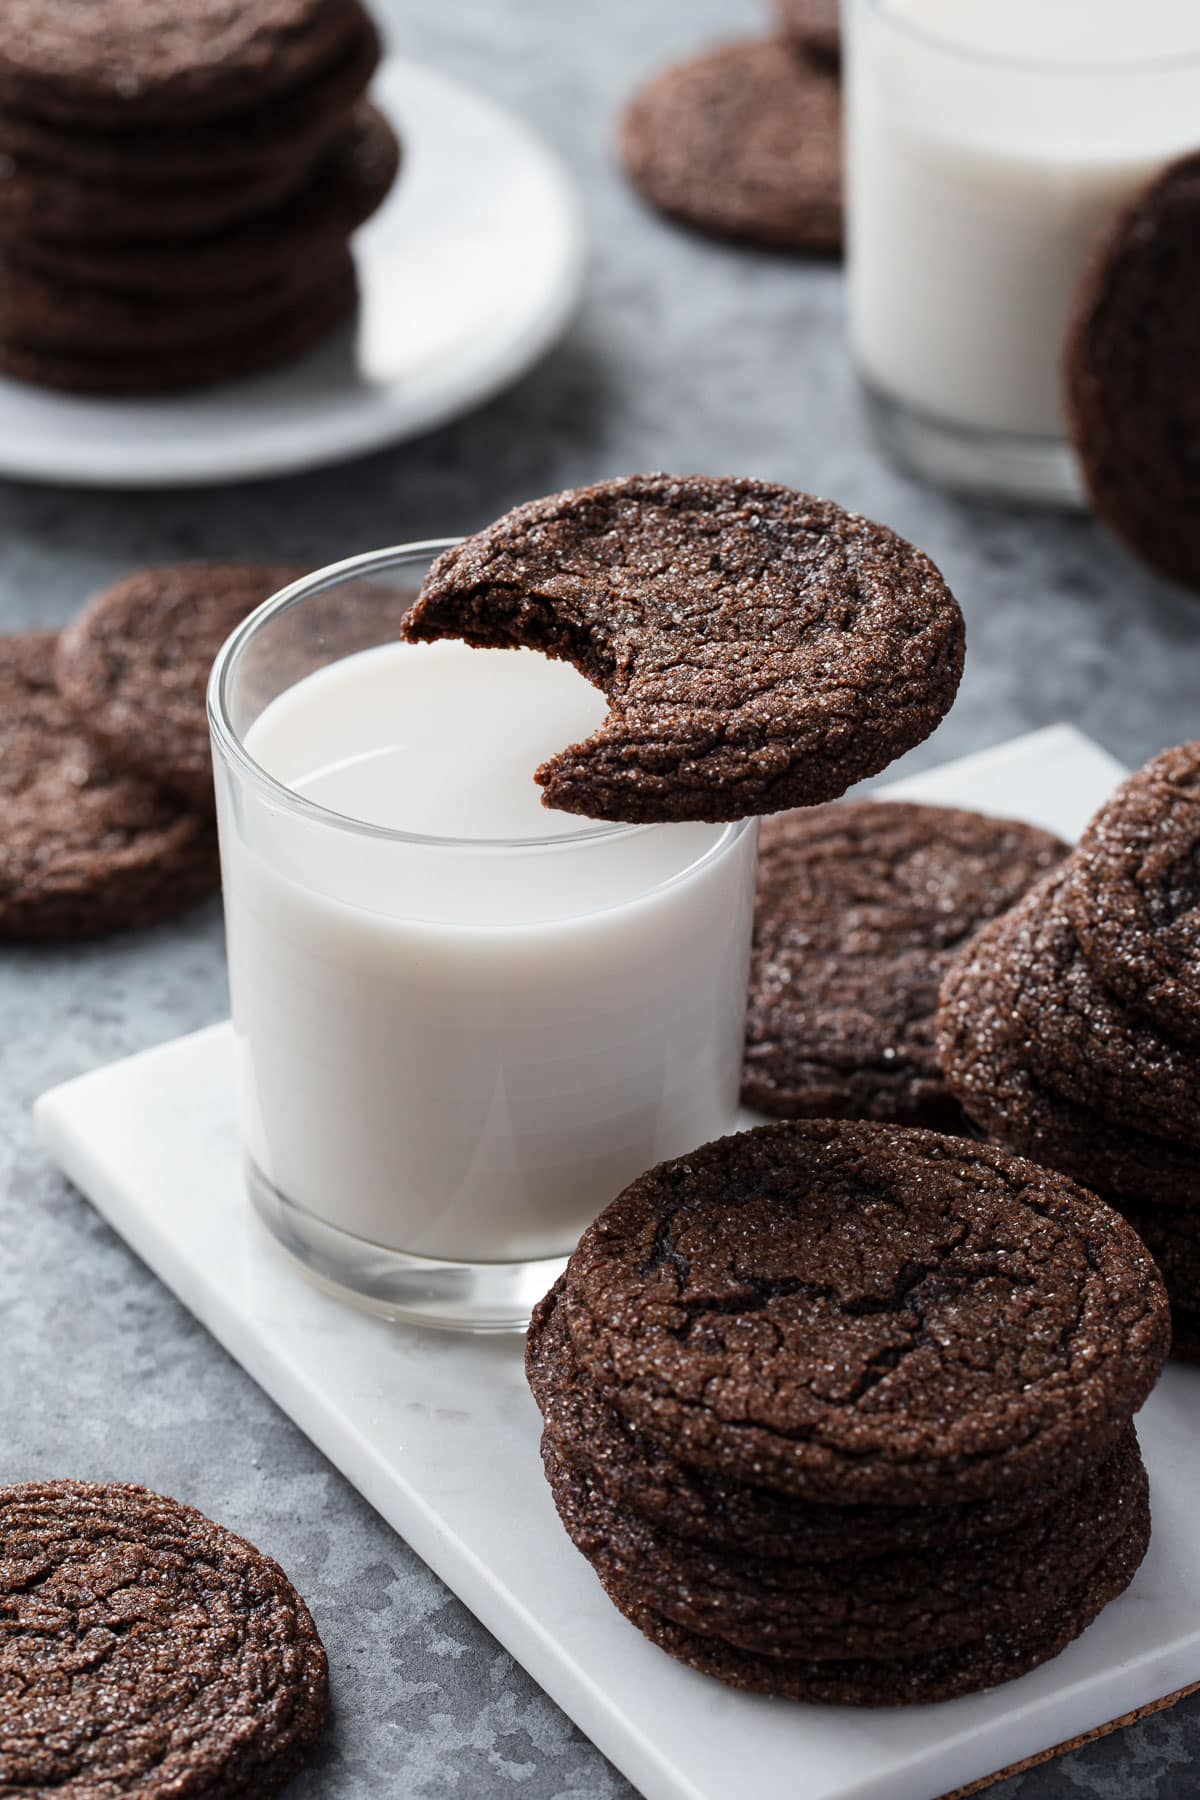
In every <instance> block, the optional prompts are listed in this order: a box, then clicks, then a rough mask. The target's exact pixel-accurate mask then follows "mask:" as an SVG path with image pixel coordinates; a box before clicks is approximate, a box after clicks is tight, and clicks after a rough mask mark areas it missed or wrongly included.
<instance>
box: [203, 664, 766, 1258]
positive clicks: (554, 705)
mask: <svg viewBox="0 0 1200 1800" xmlns="http://www.w3.org/2000/svg"><path fill="white" fill-rule="evenodd" d="M604 710H605V708H604V701H603V699H602V697H601V696H600V695H599V694H598V693H597V692H596V691H595V690H594V689H593V688H591V687H590V686H589V684H588V683H587V682H585V681H584V680H583V679H582V677H581V676H579V675H578V674H577V673H576V672H575V671H574V670H573V669H571V668H569V667H568V666H566V665H564V664H561V663H551V662H548V661H547V660H546V659H544V658H542V657H539V656H536V655H535V654H533V653H532V652H530V651H481V650H471V649H468V648H467V647H466V646H465V645H463V644H460V643H456V642H445V643H439V644H433V645H411V646H410V645H405V644H399V643H395V644H386V645H384V646H383V647H381V648H378V649H373V650H367V651H363V652H361V653H359V654H358V655H355V656H352V657H349V658H347V659H346V660H344V661H342V662H339V663H334V664H332V665H331V666H330V667H328V668H325V669H322V670H319V671H318V672H317V673H316V674H314V675H309V676H308V677H306V678H305V679H304V680H302V681H300V682H299V683H298V684H297V685H296V686H295V687H293V688H291V689H289V690H287V691H286V692H284V693H283V694H282V695H281V696H280V697H279V698H277V699H275V700H273V701H272V702H271V704H270V705H269V706H268V707H267V708H266V710H265V711H264V712H263V713H262V714H261V716H260V717H259V718H258V719H257V720H256V721H255V723H254V724H253V725H252V727H251V728H250V730H249V731H248V733H247V736H246V748H247V750H248V752H249V754H250V755H251V756H252V757H253V758H254V759H255V760H256V761H257V762H258V763H259V764H261V766H262V767H263V768H264V769H265V770H267V771H268V772H269V773H270V774H271V775H273V776H274V777H275V778H276V779H277V780H278V781H280V782H281V783H283V784H284V785H285V786H286V787H287V788H289V789H291V790H292V791H293V792H294V793H296V794H298V795H300V796H302V797H303V798H304V799H306V800H308V801H310V802H314V803H316V805H318V806H319V807H322V808H328V809H332V811H334V812H336V813H339V814H342V815H345V817H346V819H348V820H360V821H365V822H367V824H369V825H374V826H377V827H384V828H387V831H385V832H380V833H377V834H374V835H372V834H371V833H370V832H364V831H361V830H355V829H354V828H353V827H350V826H348V825H341V826H339V824H338V823H337V822H336V821H335V820H333V819H331V818H330V817H329V814H328V813H324V814H322V813H314V814H312V815H310V816H305V815H304V814H303V813H302V812H297V811H294V810H293V809H291V808H289V807H288V806H287V805H286V803H285V804H280V802H279V799H278V798H276V800H274V801H272V800H271V799H270V797H269V790H268V791H266V792H264V790H263V789H261V788H256V787H255V786H254V784H253V783H248V782H245V781H240V782H237V783H235V782H233V781H232V780H231V777H230V775H229V773H228V771H226V770H221V772H220V773H219V776H218V787H219V800H220V807H221V828H222V856H223V862H224V875H225V904H226V914H227V919H228V926H229V948H230V983H231V990H232V999H233V1013H234V1024H235V1027H236V1031H237V1035H238V1041H239V1048H240V1078H241V1086H242V1095H241V1098H242V1111H243V1124H244V1130H245V1135H246V1142H247V1148H248V1151H249V1153H250V1155H251V1157H252V1158H253V1160H254V1162H255V1163H256V1164H257V1166H258V1168H259V1170H260V1171H261V1173H262V1174H263V1175H264V1176H265V1177H266V1179H267V1180H268V1181H269V1182H270V1183H271V1184H272V1185H273V1186H274V1187H275V1189H276V1190H278V1191H279V1192H280V1193H281V1194H283V1195H284V1196H286V1198H287V1199H288V1200H290V1201H291V1202H293V1203H294V1204H295V1205H296V1206H299V1207H301V1208H303V1209H305V1210H306V1211H307V1212H309V1213H311V1214H314V1215H316V1216H317V1217H318V1218H320V1219H322V1220H324V1221H326V1222H327V1223H330V1224H332V1225H334V1226H336V1227H338V1228H340V1229H341V1230H343V1231H345V1232H349V1233H351V1234H353V1235H354V1236H356V1237H358V1238H363V1239H366V1240H368V1241H369V1242H371V1243H374V1244H378V1245H383V1246H386V1247H388V1248H390V1249H396V1250H403V1251H408V1252H411V1253H413V1254H416V1255H420V1256H426V1257H433V1258H445V1259H449V1260H454V1261H469V1262H500V1261H517V1260H525V1259H534V1258H540V1257H547V1256H551V1255H556V1254H559V1253H561V1252H564V1251H566V1250H568V1249H570V1248H571V1246H572V1245H573V1244H574V1242H575V1240H576V1238H577V1237H578V1235H579V1233H580V1231H581V1230H582V1229H583V1227H584V1226H585V1225H586V1224H587V1223H588V1222H589V1221H590V1220H591V1219H592V1217H593V1216H594V1215H595V1214H596V1213H597V1212H598V1211H599V1210H600V1208H601V1207H602V1206H604V1205H605V1204H606V1203H607V1202H608V1201H609V1200H611V1199H612V1198H613V1197H614V1196H615V1195H616V1194H617V1193H618V1192H619V1191H620V1189H621V1188H622V1187H623V1186H624V1185H625V1184H626V1183H627V1182H628V1181H629V1180H630V1179H632V1177H633V1176H634V1175H636V1174H638V1173H640V1172H641V1171H642V1170H643V1169H645V1168H648V1167H649V1166H650V1165H652V1164H653V1163H655V1162H657V1161H659V1160H660V1159H662V1158H663V1157H667V1156H673V1155H677V1154H679V1153H681V1152H683V1151H685V1150H688V1149H690V1148H692V1147H693V1146H695V1145H696V1144H699V1143H701V1142H702V1141H703V1140H705V1139H706V1138H709V1137H712V1136H714V1135H715V1134H718V1133H720V1132H722V1131H724V1130H727V1129H728V1128H729V1127H730V1125H731V1123H732V1121H733V1118H734V1110H735V1106H736V1101H737V1091H738V1080H739V1070H740V1064H741V1044H742V1029H743V1011H744V1002H745V981H746V967H747V959H748V951H749V938H750V923H751V909H752V897H753V874H754V866H753V865H754V836H755V834H754V829H753V827H752V826H748V827H722V826H703V825H671V826H653V827H648V828H641V829H634V828H629V827H625V828H620V827H616V828H613V827H604V826H596V825H593V824H590V823H589V822H588V821H586V820H582V819H577V818H572V817H570V816H568V815H566V814H560V813H552V812H550V811H548V810H547V809H546V808H544V807H543V806H542V805H541V804H540V790H539V789H538V788H537V787H536V786H535V785H534V782H533V771H534V769H535V767H536V766H537V765H538V763H539V762H541V761H542V760H544V759H545V757H547V756H548V755H550V754H551V753H552V752H554V751H555V750H560V749H563V748H564V747H566V746H567V745H568V744H570V743H572V742H576V741H578V739H579V738H581V737H584V736H586V735H587V734H588V733H589V732H590V731H592V730H593V729H594V728H595V726H596V725H597V724H598V723H599V722H600V720H601V718H602V717H603V715H604ZM389 831H390V832H396V831H402V832H406V833H418V834H430V835H431V836H433V837H435V838H436V839H438V840H444V839H446V838H455V837H459V838H462V839H464V840H466V841H465V842H464V843H462V844H453V843H446V842H444V841H432V842H426V843H421V842H411V841H405V840H404V839H398V838H396V837H394V836H389V835H387V832H389ZM581 834H582V835H581ZM514 837H518V838H530V839H535V840H537V841H536V842H535V843H533V844H532V845H531V846H527V847H525V848H523V849H514V848H511V847H505V846H503V845H495V846H488V845H486V844H481V843H480V842H479V841H478V840H479V839H480V838H491V839H496V838H501V839H503V838H514Z"/></svg>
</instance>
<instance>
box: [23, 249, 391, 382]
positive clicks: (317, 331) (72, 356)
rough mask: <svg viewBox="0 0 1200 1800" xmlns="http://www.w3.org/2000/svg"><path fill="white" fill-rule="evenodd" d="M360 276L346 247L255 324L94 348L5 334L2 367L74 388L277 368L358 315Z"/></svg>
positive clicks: (238, 376)
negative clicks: (187, 338)
mask: <svg viewBox="0 0 1200 1800" xmlns="http://www.w3.org/2000/svg"><path fill="white" fill-rule="evenodd" d="M357 304H358V282H357V279H356V277H355V272H354V263H353V259H352V258H351V256H350V255H349V253H348V252H347V253H346V254H344V255H343V256H342V257H341V258H340V259H339V260H338V262H337V263H336V264H335V265H334V267H333V269H332V270H331V271H330V272H329V273H328V274H327V276H326V278H325V280H323V281H322V282H320V283H319V284H318V285H317V286H316V287H314V288H313V289H312V290H311V291H310V292H308V293H307V294H305V295H304V296H303V297H302V298H301V299H300V300H299V301H293V302H292V303H291V304H288V305H285V306H283V307H282V308H281V309H280V310H279V311H278V312H277V313H276V314H275V315H274V316H273V317H272V318H271V319H269V320H267V321H264V322H261V323H259V324H257V325H254V326H252V327H247V326H246V325H245V324H244V323H241V322H239V323H238V325H237V326H236V327H235V329H234V330H233V331H232V332H229V331H227V332H225V333H224V334H223V335H218V336H205V337H203V338H197V339H196V340H194V341H192V342H188V343H185V344H173V345H171V346H170V347H160V348H157V349H145V350H140V351H134V350H114V349H108V350H93V349H76V348H64V347H62V346H61V345H46V344H31V343H26V342H24V341H23V340H22V339H20V338H16V337H14V338H0V370H2V371H3V372H4V373H5V374H6V375H11V376H12V377H13V378H14V379H15V380H17V381H26V382H28V383H29V384H30V385H31V386H33V387H48V388H58V389H61V390H62V391H64V392H66V393H73V394H107V395H110V396H117V395H120V396H124V397H126V398H129V397H132V396H135V395H139V394H173V393H183V392H185V391H186V390H187V389H188V388H198V387H215V386H217V385H218V384H219V383H221V382H225V381H240V380H242V379H244V378H245V377H247V376H250V375H258V374H261V373H262V372H263V371H264V370H267V369H274V368H276V367H278V366H279V364H281V363H286V362H291V361H292V360H293V359H294V358H296V357H299V356H303V355H304V354H305V353H306V352H307V351H309V350H313V349H315V348H316V346H317V345H318V344H320V343H322V342H323V341H324V340H325V339H326V338H328V337H331V336H332V335H333V334H334V332H336V331H337V330H338V329H339V328H340V327H341V326H343V325H345V324H347V323H348V321H349V320H350V319H352V318H353V316H354V313H355V308H356V307H357Z"/></svg>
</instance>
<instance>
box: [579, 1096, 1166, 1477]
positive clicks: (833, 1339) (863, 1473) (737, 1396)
mask: <svg viewBox="0 0 1200 1800" xmlns="http://www.w3.org/2000/svg"><path fill="white" fill-rule="evenodd" d="M563 1307H564V1317H565V1320H566V1324H567V1327H568V1329H569V1331H570V1334H571V1339H572V1343H573V1346H574V1350H575V1354H576V1356H577V1358H578V1360H579V1363H580V1365H581V1367H582V1368H583V1369H584V1370H585V1371H586V1373H587V1375H588V1376H589V1378H590V1379H591V1380H592V1381H593V1382H594V1383H595V1385H596V1388H597V1390H598V1391H599V1392H600V1393H601V1395H602V1396H603V1398H604V1400H605V1401H606V1402H607V1403H608V1404H609V1405H611V1406H613V1407H615V1408H616V1409H617V1410H618V1411H619V1412H620V1413H621V1414H622V1415H623V1416H624V1417H625V1418H626V1419H627V1420H628V1421H629V1423H630V1424H631V1425H632V1426H633V1427H634V1428H635V1429H636V1430H638V1431H639V1432H641V1433H643V1434H644V1435H646V1436H647V1437H651V1438H653V1439H655V1440H656V1441H657V1442H658V1443H659V1444H661V1445H663V1446H665V1447H666V1448H668V1449H669V1450H670V1452H671V1453H672V1455H673V1456H675V1457H676V1458H677V1459H678V1460H680V1461H683V1462H687V1463H688V1464H690V1465H693V1466H696V1467H699V1468H705V1469H711V1470H714V1471H715V1472H717V1473H718V1474H720V1475H722V1476H724V1477H728V1478H731V1479H738V1480H743V1481H751V1482H755V1483H759V1484H761V1485H768V1486H770V1487H773V1488H775V1489H778V1490H779V1491H781V1492H785V1493H790V1494H795V1495H797V1496H799V1497H801V1498H804V1499H812V1500H832V1501H834V1502H835V1503H837V1504H840V1505H845V1504H848V1503H855V1504H859V1503H881V1502H882V1503H886V1504H888V1505H901V1506H907V1505H922V1504H935V1505H949V1504H957V1503H958V1502H961V1501H965V1500H975V1499H984V1498H998V1497H1000V1496H1002V1495H1005V1494H1011V1493H1015V1492H1018V1491H1021V1490H1024V1489H1028V1488H1031V1487H1034V1486H1037V1485H1038V1484H1039V1483H1041V1482H1046V1481H1051V1480H1053V1479H1054V1478H1055V1475H1056V1473H1057V1472H1058V1471H1059V1469H1060V1467H1061V1459H1062V1458H1063V1457H1064V1456H1071V1457H1074V1458H1083V1459H1086V1458H1088V1457H1092V1456H1096V1457H1098V1456H1100V1455H1102V1454H1103V1453H1104V1452H1105V1451H1106V1450H1107V1449H1109V1448H1111V1446H1112V1445H1114V1444H1115V1442H1116V1440H1117V1438H1118V1437H1119V1436H1120V1435H1121V1433H1122V1432H1123V1431H1124V1429H1125V1427H1126V1425H1127V1424H1128V1421H1129V1418H1130V1417H1131V1415H1132V1414H1133V1413H1134V1412H1135V1411H1136V1410H1137V1408H1138V1407H1139V1406H1140V1405H1141V1403H1142V1401H1143V1400H1144V1399H1145V1397H1146V1395H1147V1394H1148V1393H1149V1392H1150V1389H1151V1388H1152V1387H1153V1385H1154V1382H1155V1380H1156V1379H1157V1377H1158V1373H1159V1371H1160V1369H1161V1366H1162V1361H1163V1358H1164V1356H1165V1355H1166V1350H1167V1342H1168V1319H1167V1303H1166V1296H1165V1294H1164V1292H1163V1290H1162V1285H1161V1282H1160V1280H1159V1278H1158V1274H1157V1271H1156V1270H1155V1269H1154V1267H1153V1264H1152V1263H1151V1261H1150V1259H1149V1256H1148V1255H1147V1253H1146V1251H1145V1249H1144V1247H1143V1245H1142V1244H1141V1242H1140V1241H1139V1240H1138V1238H1137V1237H1136V1236H1135V1235H1134V1233H1133V1232H1132V1230H1131V1229H1130V1227H1129V1226H1128V1225H1126V1224H1125V1222H1124V1221H1123V1220H1122V1219H1121V1218H1120V1217H1119V1216H1118V1215H1117V1214H1116V1213H1114V1212H1112V1211H1111V1210H1110V1209H1109V1208H1108V1207H1106V1206H1105V1205H1103V1204H1102V1202H1100V1201H1098V1200H1096V1199H1095V1198H1094V1197H1093V1196H1092V1195H1090V1194H1088V1193H1086V1192H1084V1191H1083V1190H1082V1189H1080V1188H1077V1187H1076V1186H1075V1185H1074V1184H1073V1183H1072V1182H1070V1181H1069V1180H1067V1179H1066V1178H1065V1177H1064V1176H1060V1175H1055V1174H1052V1173H1050V1172H1049V1171H1047V1170H1044V1169H1040V1168H1037V1167H1036V1166H1035V1165H1033V1164H1032V1163H1028V1162H1025V1161H1023V1160H1022V1159H1020V1158H1018V1157H1013V1156H1010V1155H1008V1154H1006V1153H1005V1152H1004V1151H1001V1150H998V1149H995V1148H993V1147H992V1146H990V1145H983V1144H975V1143H970V1142H968V1141H966V1140H963V1139H951V1138H945V1137H941V1136H938V1135H937V1134H936V1133H932V1132H927V1131H917V1130H912V1129H901V1128H897V1127H892V1126H887V1125H868V1124H847V1123H837V1122H829V1121H825V1122H804V1123H795V1124H788V1125H772V1126H765V1127H763V1128H761V1129H760V1130H758V1131H752V1132H746V1133H743V1134H742V1135H740V1136H737V1137H732V1138H723V1139H721V1140H719V1141H718V1142H716V1143H713V1144H708V1145H706V1146H704V1147H703V1148H702V1149H700V1150H698V1151H695V1152H694V1153H692V1154H691V1155H690V1156H686V1157H681V1158H679V1159H677V1160H676V1161H674V1162H668V1163H664V1164H662V1165H660V1166H659V1167H658V1168H657V1169H653V1170H651V1171H650V1172H649V1173H648V1174H646V1175H644V1176H642V1177H640V1178H639V1179H638V1180H637V1181H635V1182H633V1183H632V1185H631V1186H630V1187H628V1188H627V1189H626V1190H625V1192H624V1193H623V1194H622V1195H621V1196H620V1197H619V1198H618V1199H617V1200H615V1201H614V1202H613V1204H612V1205H611V1206H609V1207H608V1208H607V1209H606V1210H605V1211H604V1212H603V1213H602V1214H601V1215H600V1217H599V1219H597V1221H596V1222H595V1224H594V1225H592V1226H591V1227H590V1229H589V1230H588V1231H586V1232H585V1233H584V1235H583V1238H582V1239H581V1240H580V1243H579V1246H578V1248H577V1249H576V1251H575V1253H574V1255H573V1257H572V1259H571V1263H570V1266H569V1270H568V1277H567V1284H566V1291H565V1296H564V1301H563Z"/></svg>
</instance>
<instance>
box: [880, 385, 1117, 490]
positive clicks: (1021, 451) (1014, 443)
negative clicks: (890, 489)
mask: <svg viewBox="0 0 1200 1800" xmlns="http://www.w3.org/2000/svg"><path fill="white" fill-rule="evenodd" d="M863 388H864V391H865V393H866V397H867V404H868V408H869V410H870V414H871V423H872V426H873V428H874V431H875V435H876V437H877V438H878V439H879V442H880V443H881V444H882V446H883V448H884V449H885V450H886V451H887V452H888V454H889V456H891V457H893V458H894V460H895V461H896V462H898V463H899V464H901V466H902V467H903V468H906V469H909V470H910V471H911V472H912V473H913V474H914V475H919V476H920V477H921V479H922V480H924V481H930V482H933V483H934V484H935V485H936V486H938V487H947V488H956V489H958V490H959V491H961V492H963V493H970V494H986V495H990V496H992V497H994V498H998V499H1004V500H1023V501H1025V502H1026V503H1027V504H1029V505H1033V506H1055V507H1069V508H1071V509H1073V510H1081V509H1083V508H1085V507H1086V505H1087V496H1086V494H1085V492H1084V487H1083V482H1082V480H1081V478H1080V474H1079V465H1078V463H1077V461H1076V459H1075V452H1074V451H1073V450H1072V448H1071V446H1070V444H1068V443H1067V442H1066V441H1065V439H1061V438H1044V437H1017V436H1012V435H1009V434H1007V433H1004V432H991V431H973V430H971V429H970V428H969V427H967V426H962V425H949V424H947V423H946V422H945V421H944V420H941V419H933V418H929V417H927V416H926V415H925V414H924V413H918V412H914V411H913V410H912V409H911V408H910V407H908V406H905V405H904V404H903V403H902V402H901V401H899V400H893V399H892V398H891V397H890V396H889V395H887V394H883V393H880V391H879V389H878V388H873V387H872V386H871V385H870V383H869V382H865V381H864V383H863Z"/></svg>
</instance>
